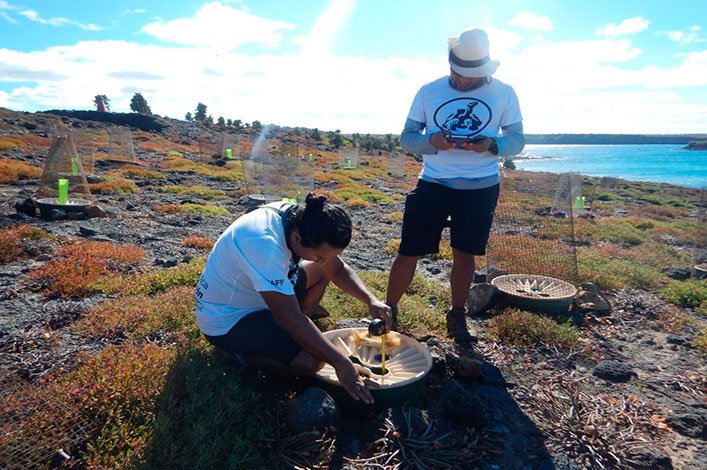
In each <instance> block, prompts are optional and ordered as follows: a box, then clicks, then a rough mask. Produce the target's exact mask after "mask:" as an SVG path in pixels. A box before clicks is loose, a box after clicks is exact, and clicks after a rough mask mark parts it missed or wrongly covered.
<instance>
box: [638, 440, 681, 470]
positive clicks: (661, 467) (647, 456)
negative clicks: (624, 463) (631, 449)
mask: <svg viewBox="0 0 707 470" xmlns="http://www.w3.org/2000/svg"><path fill="white" fill-rule="evenodd" d="M631 460H632V461H633V465H631V468H636V469H641V470H668V469H671V468H673V462H672V460H671V459H670V457H669V456H668V455H666V454H665V453H664V452H663V451H661V450H660V449H658V448H656V447H650V446H646V447H642V448H641V449H639V450H638V451H636V453H634V454H632V455H631Z"/></svg>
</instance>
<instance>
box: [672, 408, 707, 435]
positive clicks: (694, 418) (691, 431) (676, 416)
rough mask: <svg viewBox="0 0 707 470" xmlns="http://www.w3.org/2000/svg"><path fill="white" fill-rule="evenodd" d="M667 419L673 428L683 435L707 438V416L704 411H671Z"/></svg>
mask: <svg viewBox="0 0 707 470" xmlns="http://www.w3.org/2000/svg"><path fill="white" fill-rule="evenodd" d="M666 421H667V423H668V424H669V425H670V427H671V428H673V429H674V430H675V431H676V432H677V433H679V434H682V435H683V436H689V437H697V438H700V439H707V416H706V413H704V412H700V411H697V410H695V411H691V412H687V413H685V412H683V413H670V414H668V416H667V420H666Z"/></svg>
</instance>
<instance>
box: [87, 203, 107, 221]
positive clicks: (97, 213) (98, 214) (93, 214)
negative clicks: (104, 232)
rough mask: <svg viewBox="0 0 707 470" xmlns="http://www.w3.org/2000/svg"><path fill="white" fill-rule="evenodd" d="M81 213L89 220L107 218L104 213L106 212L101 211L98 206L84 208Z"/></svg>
mask: <svg viewBox="0 0 707 470" xmlns="http://www.w3.org/2000/svg"><path fill="white" fill-rule="evenodd" d="M83 212H84V214H86V216H87V217H88V218H90V219H96V218H107V217H109V214H108V212H106V210H105V209H103V208H102V207H101V206H99V205H91V206H88V207H85V208H84V210H83Z"/></svg>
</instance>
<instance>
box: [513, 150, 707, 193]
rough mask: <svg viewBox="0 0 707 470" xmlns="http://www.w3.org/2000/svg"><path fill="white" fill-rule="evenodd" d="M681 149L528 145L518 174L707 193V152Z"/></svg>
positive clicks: (519, 163)
mask: <svg viewBox="0 0 707 470" xmlns="http://www.w3.org/2000/svg"><path fill="white" fill-rule="evenodd" d="M682 147H683V146H682V145H526V146H525V149H524V150H523V153H522V154H521V155H519V156H517V157H515V159H514V160H513V163H515V165H516V167H517V168H518V169H519V170H526V171H547V172H550V173H567V172H571V173H579V174H582V175H587V176H611V177H615V178H621V179H625V180H630V181H651V182H655V183H670V184H675V185H678V186H687V187H691V188H698V189H707V151H703V150H683V149H682Z"/></svg>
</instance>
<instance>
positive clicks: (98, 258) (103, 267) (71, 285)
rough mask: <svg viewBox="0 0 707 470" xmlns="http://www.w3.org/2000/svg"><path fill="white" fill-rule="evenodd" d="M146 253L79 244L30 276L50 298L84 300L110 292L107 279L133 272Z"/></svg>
mask: <svg viewBox="0 0 707 470" xmlns="http://www.w3.org/2000/svg"><path fill="white" fill-rule="evenodd" d="M144 257H145V253H144V252H143V251H142V249H140V248H138V247H134V246H118V245H114V244H112V243H109V242H94V241H90V242H79V243H75V244H72V245H69V246H65V247H63V248H61V249H59V250H58V251H57V253H56V259H54V260H53V261H51V262H50V263H49V264H47V265H45V266H43V267H42V268H40V269H38V270H37V271H34V272H33V273H31V274H30V279H31V280H33V281H35V282H37V283H38V284H39V286H40V288H41V290H42V291H43V292H44V293H45V294H46V295H47V296H57V297H61V298H64V299H68V298H80V297H85V296H87V295H90V294H94V293H97V292H106V290H105V288H104V285H105V283H106V282H107V280H108V279H107V278H113V282H118V283H119V282H120V281H119V280H116V279H115V278H116V274H119V273H123V272H126V271H128V270H129V268H130V267H131V265H133V264H135V263H138V262H140V261H142V260H143V259H144Z"/></svg>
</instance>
